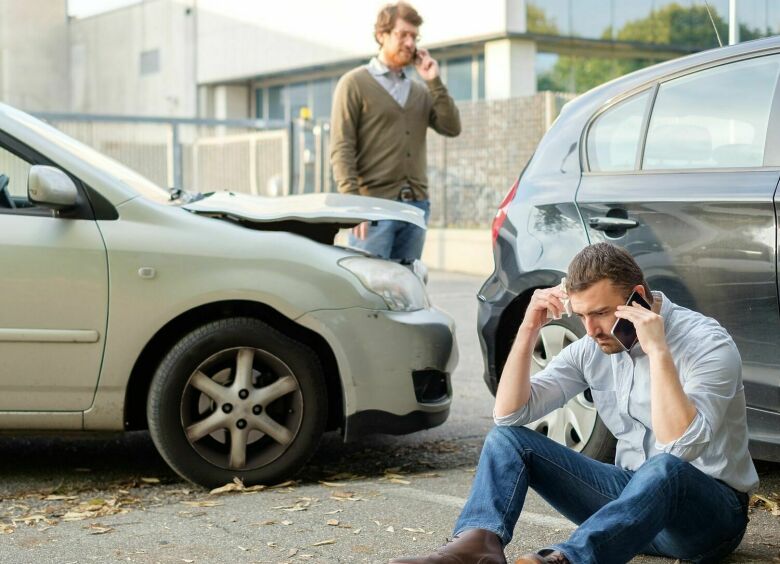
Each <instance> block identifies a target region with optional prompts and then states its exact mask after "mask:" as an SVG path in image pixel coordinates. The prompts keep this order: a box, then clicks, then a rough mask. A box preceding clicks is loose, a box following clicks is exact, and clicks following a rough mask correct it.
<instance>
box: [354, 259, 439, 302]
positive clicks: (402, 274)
mask: <svg viewBox="0 0 780 564" xmlns="http://www.w3.org/2000/svg"><path fill="white" fill-rule="evenodd" d="M339 266H341V267H343V268H345V269H347V270H348V271H350V272H351V273H352V274H354V275H355V276H357V278H358V280H360V282H361V283H362V284H363V286H365V287H366V289H367V290H369V291H371V292H373V293H375V294H377V295H379V296H381V297H382V299H384V300H385V303H386V304H387V307H388V308H389V309H391V310H393V311H416V310H418V309H426V308H428V307H429V306H430V303H429V302H428V294H427V292H426V291H425V286H424V285H423V283H422V281H421V280H420V279H419V278H418V277H417V276H416V275H415V274H414V273H413V272H412V271H411V270H409V269H408V268H406V267H405V266H401V265H400V264H397V263H395V262H390V261H388V260H383V259H375V258H367V257H347V258H343V259H341V260H340V261H339Z"/></svg>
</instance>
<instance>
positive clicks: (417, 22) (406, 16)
mask: <svg viewBox="0 0 780 564" xmlns="http://www.w3.org/2000/svg"><path fill="white" fill-rule="evenodd" d="M398 18H401V19H402V20H404V21H405V22H409V23H410V24H412V25H413V26H416V27H420V26H421V25H422V23H423V19H422V16H420V14H418V13H417V10H415V9H414V8H412V6H411V4H407V3H406V2H396V3H395V4H386V5H385V6H384V7H383V8H382V9H381V10H379V13H378V14H377V15H376V23H375V24H374V39H376V42H377V43H379V39H377V35H379V34H380V33H390V32H391V31H393V28H394V27H395V22H396V20H397V19H398ZM379 44H380V45H381V43H379Z"/></svg>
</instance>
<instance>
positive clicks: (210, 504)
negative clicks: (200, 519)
mask: <svg viewBox="0 0 780 564" xmlns="http://www.w3.org/2000/svg"><path fill="white" fill-rule="evenodd" d="M182 503H183V504H184V505H189V506H190V507H217V506H219V505H222V502H221V501H182Z"/></svg>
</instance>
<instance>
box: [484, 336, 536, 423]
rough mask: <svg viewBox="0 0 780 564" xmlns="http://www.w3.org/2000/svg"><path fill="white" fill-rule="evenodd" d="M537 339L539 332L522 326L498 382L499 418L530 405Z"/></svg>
mask: <svg viewBox="0 0 780 564" xmlns="http://www.w3.org/2000/svg"><path fill="white" fill-rule="evenodd" d="M537 338H538V331H534V330H531V329H526V328H524V327H523V326H522V325H521V326H520V329H519V330H518V332H517V336H516V337H515V342H514V343H513V344H512V349H511V350H510V351H509V356H508V357H507V359H506V364H504V369H503V371H502V372H501V378H500V380H499V382H498V390H497V391H496V404H495V414H496V416H497V417H502V416H504V415H509V414H511V413H514V412H515V411H517V410H518V409H520V408H522V407H523V406H525V404H527V403H528V399H529V398H530V396H531V355H532V354H533V350H534V345H535V344H536V339H537Z"/></svg>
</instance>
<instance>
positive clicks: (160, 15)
mask: <svg viewBox="0 0 780 564" xmlns="http://www.w3.org/2000/svg"><path fill="white" fill-rule="evenodd" d="M194 3H195V2H194V0H147V1H145V2H143V3H140V4H135V5H132V6H128V7H126V8H121V9H118V10H114V11H111V12H107V13H103V14H100V15H96V16H91V17H87V18H83V19H73V20H71V23H70V49H69V56H70V67H71V76H70V93H71V110H72V111H76V112H89V113H111V114H129V115H165V116H174V117H192V116H195V115H196V114H197V88H196V81H195V56H194V54H195V18H196V15H195V10H194Z"/></svg>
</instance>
